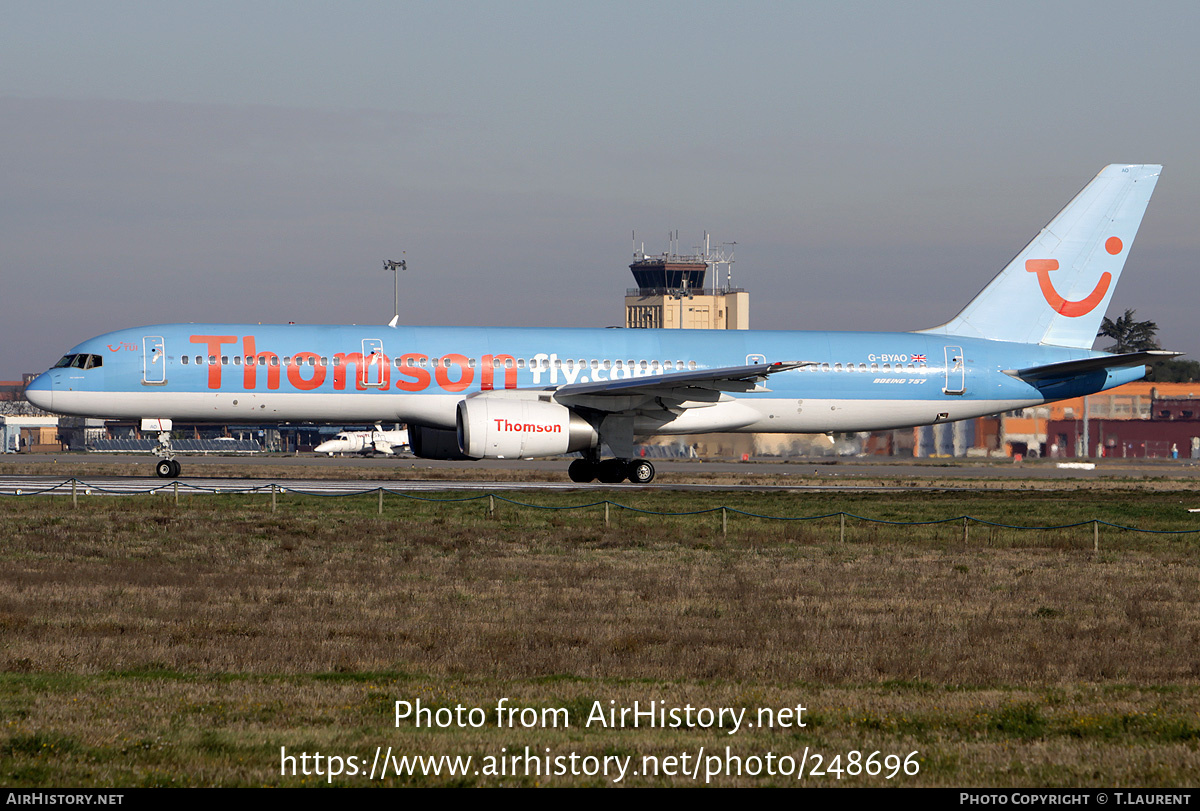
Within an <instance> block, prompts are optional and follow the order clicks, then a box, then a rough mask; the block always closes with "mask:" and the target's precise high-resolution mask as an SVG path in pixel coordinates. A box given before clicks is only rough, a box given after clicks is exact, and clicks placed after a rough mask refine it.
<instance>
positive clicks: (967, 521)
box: [0, 478, 1200, 551]
mask: <svg viewBox="0 0 1200 811" xmlns="http://www.w3.org/2000/svg"><path fill="white" fill-rule="evenodd" d="M68 489H69V491H70V495H71V501H72V504H73V505H74V506H78V503H79V494H80V490H81V489H82V490H83V494H84V495H85V496H91V495H110V496H120V495H152V494H158V495H164V494H165V495H173V496H174V500H175V503H176V504H178V503H179V495H180V491H181V490H182V491H183V492H184V493H185V494H186V493H187V492H188V491H191V492H194V493H197V494H210V495H211V494H216V493H222V494H231V495H254V494H270V496H271V511H272V512H275V511H277V510H278V509H279V496H280V495H284V494H294V495H302V496H315V497H318V498H345V497H348V496H364V495H371V494H377V495H378V498H379V514H380V515H383V505H384V496H385V495H389V496H395V497H398V498H401V499H408V500H411V501H422V502H435V503H442V504H462V503H465V502H471V501H483V500H484V499H486V500H487V502H488V508H487V512H488V515H489V517H494V516H495V514H496V503H497V502H500V503H502V504H508V505H511V506H513V507H518V508H522V509H530V510H553V511H558V512H564V511H574V510H590V509H594V508H597V507H603V508H604V524H605V525H606V526H607V525H608V524H609V523H610V520H611V519H610V511H611V510H612V509H617V510H621V511H624V512H630V513H640V514H643V515H655V516H662V517H664V518H672V517H685V516H697V515H714V514H716V513H720V514H721V534H722V535H723V536H727V535H728V534H729V518H730V516H731V515H732V516H735V517H736V516H742V517H745V518H757V519H762V520H766V521H821V520H826V519H832V518H837V519H839V539H840V540H841V541H842V542H844V541H845V540H846V520H847V519H850V520H853V521H861V522H863V523H866V524H880V525H886V526H895V527H918V526H935V525H944V524H957V523H961V524H962V533H963V536H962V537H963V541H964V542H967V541H968V540H969V532H970V526H971V525H972V524H978V525H980V526H983V527H991V528H995V529H1010V530H1018V531H1020V530H1030V531H1037V532H1051V531H1056V530H1067V529H1075V528H1078V527H1086V526H1089V525H1090V526H1091V527H1092V534H1093V544H1094V548H1095V550H1096V551H1099V549H1100V528H1101V527H1107V528H1109V529H1113V530H1120V531H1123V532H1135V533H1143V534H1148V535H1175V536H1183V535H1195V534H1197V533H1200V529H1147V528H1144V527H1133V526H1128V525H1125V524H1117V523H1113V522H1111V521H1105V520H1103V519H1099V518H1090V519H1087V520H1083V521H1074V522H1071V523H1068V524H1048V525H1036V526H1031V525H1022V524H1008V523H1003V522H999V521H991V520H988V519H986V518H976V517H975V516H971V515H959V516H955V517H952V518H937V519H929V520H924V521H895V520H888V519H883V518H871V517H870V516H865V515H857V514H855V513H848V512H843V511H838V512H829V513H819V514H815V515H768V514H765V513H757V512H751V511H748V510H743V509H740V508H738V507H730V506H728V505H721V506H716V507H705V508H703V509H699V510H684V511H664V510H649V509H645V508H642V507H634V506H630V505H628V504H621V503H620V502H616V501H612V500H610V499H600V500H598V501H589V502H586V503H581V504H565V505H561V504H560V505H547V504H531V503H528V502H524V501H519V500H517V499H514V498H511V497H509V496H505V495H501V494H498V493H475V494H472V495H467V496H453V497H446V496H440V497H432V496H422V495H417V494H415V493H411V492H404V490H401V489H393V488H389V487H369V488H359V489H338V490H336V491H333V492H331V491H329V490H314V489H308V488H303V487H289V486H285V485H281V484H278V483H275V482H271V483H268V484H262V485H254V486H250V487H233V488H227V487H220V488H214V487H205V486H202V485H193V484H190V483H188V482H182V483H181V482H179V481H173V482H169V483H163V484H160V485H153V486H150V487H122V488H120V489H117V488H105V487H102V486H98V485H96V484H88V483H87V482H84V481H82V480H80V479H75V478H71V479H67V480H65V481H63V482H60V483H58V484H54V485H49V486H46V487H41V488H36V489H28V490H26V489H24V488H22V489H17V490H0V495H9V496H35V495H64V494H66V492H67V491H68Z"/></svg>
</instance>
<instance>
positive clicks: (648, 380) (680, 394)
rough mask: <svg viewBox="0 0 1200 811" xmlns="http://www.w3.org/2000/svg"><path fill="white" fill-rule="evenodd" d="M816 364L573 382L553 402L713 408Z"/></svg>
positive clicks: (614, 407) (596, 406) (599, 406)
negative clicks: (729, 395)
mask: <svg viewBox="0 0 1200 811" xmlns="http://www.w3.org/2000/svg"><path fill="white" fill-rule="evenodd" d="M815 364H816V362H815V361H789V362H778V363H755V364H751V365H748V366H723V367H720V368H717V369H700V370H697V371H689V372H671V373H669V374H661V375H646V376H644V377H630V378H625V379H622V380H606V381H596V382H590V383H570V384H567V385H565V386H559V387H558V388H557V389H555V390H554V400H555V401H557V402H559V403H562V404H563V405H577V406H584V407H586V408H594V409H597V410H600V411H627V410H630V409H634V408H639V407H642V406H644V405H647V404H649V403H651V402H653V401H655V400H657V401H658V403H659V406H660V407H666V408H689V407H695V406H705V405H713V404H714V403H716V402H718V401H719V400H720V399H721V394H722V393H723V392H747V391H755V390H765V389H762V384H763V383H764V382H765V381H766V380H767V378H768V377H770V376H771V375H773V374H778V373H779V372H786V371H789V370H791V369H799V368H801V367H803V366H813V365H815Z"/></svg>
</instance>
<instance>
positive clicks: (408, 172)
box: [0, 0, 1200, 379]
mask: <svg viewBox="0 0 1200 811" xmlns="http://www.w3.org/2000/svg"><path fill="white" fill-rule="evenodd" d="M0 15H2V16H0V19H3V24H2V25H0V302H2V308H3V309H2V310H0V313H2V321H0V323H2V326H0V336H2V338H3V340H2V342H0V347H2V348H0V379H16V378H18V377H19V375H20V374H21V373H22V372H32V371H41V370H43V369H45V368H46V367H47V366H49V365H50V364H52V363H53V362H54V361H55V360H56V359H57V358H58V357H59V356H60V355H61V354H62V353H63V352H65V351H66V350H67V349H68V348H70V347H71V346H72V345H74V344H75V343H77V342H79V341H81V340H83V339H86V338H89V337H91V336H93V335H96V334H99V333H102V332H107V331H109V330H113V329H118V328H123V327H129V326H136V325H141V324H152V323H161V322H174V321H250V322H258V321H262V322H273V321H299V322H316V323H355V322H356V323H380V324H382V323H384V322H386V321H387V320H388V319H389V318H390V317H391V315H392V275H391V274H390V273H386V272H384V271H383V269H382V260H384V259H398V258H401V256H402V255H403V256H404V257H405V258H407V260H408V264H409V271H408V273H407V274H406V275H405V276H404V277H403V284H404V288H403V291H402V300H401V305H400V311H401V319H402V320H404V321H406V322H408V323H414V324H506V325H507V324H542V325H547V326H566V325H588V326H592V325H594V326H604V325H608V324H619V323H621V321H622V298H623V295H624V290H625V288H626V287H627V286H629V285H630V284H631V283H632V277H631V275H630V274H629V271H628V269H627V267H626V266H627V265H628V263H629V260H630V258H631V254H632V250H633V245H632V242H631V232H633V231H634V230H636V231H637V234H638V239H639V241H644V242H645V243H646V248H647V250H648V251H649V252H651V253H658V252H661V251H663V250H665V249H666V248H667V247H668V245H667V233H668V231H671V230H673V229H678V230H679V233H680V240H681V242H682V244H683V246H684V247H690V246H692V245H695V244H697V243H699V242H700V240H701V238H702V234H703V232H704V231H705V230H708V231H709V232H711V233H712V234H713V235H714V237H715V238H716V239H717V240H720V241H732V240H736V241H737V243H738V244H737V264H736V265H735V282H737V283H738V284H739V285H742V286H745V287H747V288H749V289H750V291H751V324H752V326H755V327H759V328H778V329H792V328H795V329H918V328H922V327H927V326H931V325H933V324H937V323H940V322H942V321H944V320H946V319H947V318H949V317H951V316H953V315H954V314H955V313H956V312H957V311H958V310H959V309H960V308H961V306H962V305H963V304H965V303H966V302H967V300H969V299H970V297H971V296H972V295H974V293H975V292H977V291H978V290H979V289H980V288H981V287H983V285H984V284H985V283H986V282H987V281H988V280H989V279H990V278H991V277H992V276H993V275H994V274H995V272H996V271H997V270H999V268H1000V267H1002V266H1003V265H1004V264H1005V263H1006V262H1007V261H1008V260H1009V259H1010V258H1011V257H1012V255H1013V254H1015V253H1016V252H1017V251H1018V250H1019V249H1020V248H1021V247H1023V246H1024V244H1025V243H1026V242H1027V241H1028V240H1029V239H1030V238H1032V237H1033V236H1034V235H1035V234H1036V233H1037V230H1038V229H1039V228H1040V227H1041V226H1042V225H1044V224H1045V223H1046V222H1047V221H1048V220H1049V219H1050V217H1052V216H1053V215H1054V214H1055V213H1056V212H1057V211H1058V209H1059V208H1061V207H1062V206H1063V205H1064V204H1065V203H1066V202H1067V201H1068V200H1069V199H1070V198H1071V196H1072V195H1073V194H1074V193H1075V192H1076V191H1078V190H1079V189H1080V188H1081V187H1082V186H1083V185H1084V184H1085V183H1086V182H1087V181H1088V180H1090V179H1091V177H1092V176H1093V175H1094V174H1095V173H1096V172H1097V171H1099V170H1100V168H1101V167H1102V166H1104V165H1105V164H1108V163H1114V162H1122V163H1162V164H1164V165H1165V168H1164V170H1163V175H1162V179H1161V181H1160V182H1159V185H1158V188H1157V191H1156V192H1155V195H1154V199H1153V200H1152V201H1151V204H1150V209H1149V211H1148V213H1147V215H1146V218H1145V221H1144V222H1143V226H1142V229H1141V232H1140V233H1139V236H1138V240H1137V243H1136V245H1135V246H1134V248H1133V251H1132V255H1131V258H1130V260H1129V263H1128V265H1127V266H1126V271H1125V274H1124V275H1123V277H1122V282H1121V285H1120V287H1119V288H1118V290H1117V293H1116V296H1115V298H1114V301H1113V304H1112V307H1111V308H1110V315H1117V314H1120V313H1121V312H1123V311H1124V309H1125V308H1127V307H1132V308H1136V309H1137V313H1138V316H1139V317H1141V318H1147V319H1153V320H1156V321H1157V322H1158V324H1159V325H1160V327H1161V330H1160V337H1161V338H1162V340H1163V344H1164V346H1165V347H1166V348H1170V349H1178V350H1183V351H1186V352H1188V353H1190V354H1191V355H1192V357H1193V358H1200V326H1197V318H1196V315H1195V310H1196V309H1197V305H1198V304H1200V285H1198V284H1197V283H1196V280H1195V270H1196V268H1197V267H1198V266H1200V228H1198V227H1197V212H1198V211H1200V156H1198V154H1197V136H1198V134H1200V103H1197V93H1196V90H1195V84H1194V83H1195V77H1196V76H1200V48H1197V46H1196V43H1197V37H1198V35H1200V10H1198V7H1197V5H1196V4H1195V3H1194V2H1171V3H1149V4H1144V6H1142V5H1137V4H1130V3H1127V2H1122V3H1116V2H1091V1H1089V2H1058V3H1055V2H1050V3H1047V2H1036V3H1018V2H1011V0H1009V1H1008V2H1003V3H994V4H992V3H987V4H982V3H966V2H948V3H915V4H914V3H898V2H895V3H855V2H829V3H800V2H779V3H755V2H737V3H704V2H695V0H693V1H692V2H646V0H639V1H638V2H630V3H619V2H603V3H567V2H562V0H559V2H545V3H540V2H539V3H532V2H512V1H511V0H505V2H487V3H482V2H436V3H435V2H428V3H410V2H370V3H368V2H346V1H345V0H343V1H342V2H337V3H332V2H329V3H323V2H271V3H267V2H259V3H255V2H246V0H239V2H230V3H225V2H187V3H182V2H179V3H172V2H163V0H156V1H155V2H146V3H132V2H111V1H110V2H103V3H100V2H78V3H76V2H48V1H47V0H39V1H38V2H14V1H13V0H0ZM402 252H403V254H402ZM1101 345H1103V343H1101Z"/></svg>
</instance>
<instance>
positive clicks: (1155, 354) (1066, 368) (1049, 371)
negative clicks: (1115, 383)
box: [1004, 349, 1183, 383]
mask: <svg viewBox="0 0 1200 811" xmlns="http://www.w3.org/2000/svg"><path fill="white" fill-rule="evenodd" d="M1182 354H1183V353H1182V352H1168V351H1166V350H1163V349H1151V350H1147V351H1145V352H1127V353H1125V354H1123V355H1101V356H1100V357H1096V358H1083V359H1081V360H1065V361H1061V362H1059V363H1047V364H1045V365H1044V366H1030V367H1028V368H1025V369H1005V370H1004V374H1006V375H1009V376H1011V377H1017V378H1020V379H1021V380H1027V381H1029V382H1031V383H1032V382H1034V381H1038V380H1047V379H1050V378H1056V377H1074V376H1075V375H1081V374H1087V373H1088V372H1095V371H1098V370H1101V369H1123V368H1126V367H1129V366H1139V365H1144V364H1147V363H1153V362H1154V361H1156V360H1166V359H1167V358H1175V357H1179V356H1180V355H1182Z"/></svg>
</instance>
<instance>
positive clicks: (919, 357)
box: [912, 355, 925, 363]
mask: <svg viewBox="0 0 1200 811" xmlns="http://www.w3.org/2000/svg"><path fill="white" fill-rule="evenodd" d="M912 360H913V363H924V362H925V356H924V355H913V356H912Z"/></svg>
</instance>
